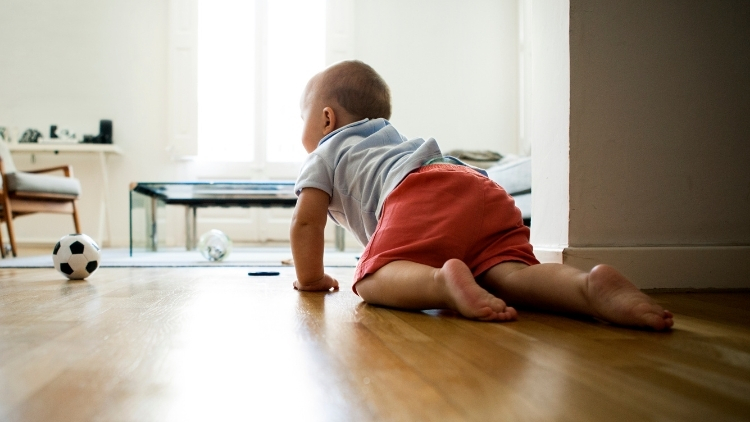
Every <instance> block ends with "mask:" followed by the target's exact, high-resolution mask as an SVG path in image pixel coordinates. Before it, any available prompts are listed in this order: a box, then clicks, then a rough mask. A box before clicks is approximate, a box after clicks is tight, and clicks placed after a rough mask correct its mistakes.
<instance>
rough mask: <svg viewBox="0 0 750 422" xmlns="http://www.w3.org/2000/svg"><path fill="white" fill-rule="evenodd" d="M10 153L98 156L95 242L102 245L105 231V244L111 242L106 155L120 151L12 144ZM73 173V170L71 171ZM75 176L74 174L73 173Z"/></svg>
mask: <svg viewBox="0 0 750 422" xmlns="http://www.w3.org/2000/svg"><path fill="white" fill-rule="evenodd" d="M8 148H9V149H10V151H11V152H19V153H31V154H38V153H52V154H58V153H66V154H68V153H72V154H84V153H85V154H96V155H98V156H99V167H100V169H99V170H100V172H101V178H102V183H101V195H100V197H99V228H98V233H97V235H96V237H95V240H96V241H97V242H98V243H99V244H100V245H103V240H104V239H105V238H104V232H105V231H106V239H107V242H111V241H112V230H111V225H112V220H111V218H110V214H109V175H108V173H107V155H108V154H118V155H119V154H122V150H121V149H120V147H118V146H117V145H113V144H82V143H79V144H61V143H60V144H58V143H44V142H42V143H14V144H8ZM73 170H74V171H75V169H73ZM74 174H75V173H74Z"/></svg>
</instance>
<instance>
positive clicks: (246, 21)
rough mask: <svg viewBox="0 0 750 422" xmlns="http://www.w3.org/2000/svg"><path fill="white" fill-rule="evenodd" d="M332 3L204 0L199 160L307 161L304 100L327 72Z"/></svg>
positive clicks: (314, 0) (201, 4)
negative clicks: (302, 114)
mask: <svg viewBox="0 0 750 422" xmlns="http://www.w3.org/2000/svg"><path fill="white" fill-rule="evenodd" d="M325 23H326V1H325V0H256V1H241V0H199V1H198V25H197V62H198V65H197V85H198V86H197V103H198V110H197V114H198V116H197V138H198V159H199V160H205V161H222V162H227V161H240V162H257V163H261V164H262V163H270V162H276V163H280V162H300V161H302V160H303V159H304V157H305V154H306V153H305V151H304V149H303V148H302V145H301V143H300V134H301V130H302V122H301V119H300V111H299V99H300V95H301V93H302V90H303V89H304V86H305V84H306V83H307V80H308V79H309V78H310V77H311V76H312V75H313V74H315V73H316V72H318V71H320V70H321V69H323V67H324V65H325V54H326V28H325Z"/></svg>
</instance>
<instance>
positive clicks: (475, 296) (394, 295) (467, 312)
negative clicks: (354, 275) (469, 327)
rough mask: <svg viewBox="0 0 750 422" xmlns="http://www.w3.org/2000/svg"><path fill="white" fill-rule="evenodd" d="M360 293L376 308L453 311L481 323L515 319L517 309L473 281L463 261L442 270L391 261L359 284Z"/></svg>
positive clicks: (408, 262) (446, 265)
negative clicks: (378, 306) (381, 306)
mask: <svg viewBox="0 0 750 422" xmlns="http://www.w3.org/2000/svg"><path fill="white" fill-rule="evenodd" d="M356 289H357V293H358V294H359V295H360V297H362V299H364V300H365V302H367V303H370V304H373V305H383V306H390V307H393V308H401V309H412V310H422V309H452V310H454V311H457V312H459V313H460V314H461V315H463V316H465V317H467V318H471V319H478V320H482V321H509V320H513V319H516V317H517V315H518V314H517V313H516V310H515V309H513V308H511V307H509V306H506V305H505V302H503V301H502V300H501V299H499V298H497V297H495V296H493V295H491V294H490V293H489V292H487V291H486V290H485V289H483V288H482V287H480V286H479V285H478V284H477V282H476V281H475V280H474V276H473V275H472V274H471V270H470V269H469V267H467V266H466V264H464V263H463V262H462V261H460V260H458V259H451V260H449V261H447V262H446V263H445V264H444V265H443V267H442V268H433V267H430V266H427V265H422V264H418V263H415V262H411V261H394V262H391V263H389V264H387V265H385V266H383V267H382V268H380V269H379V270H377V271H376V272H375V273H374V274H370V275H368V276H367V277H365V278H363V279H362V280H360V281H359V282H358V283H357V284H356Z"/></svg>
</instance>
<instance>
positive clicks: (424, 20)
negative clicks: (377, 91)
mask: <svg viewBox="0 0 750 422" xmlns="http://www.w3.org/2000/svg"><path fill="white" fill-rule="evenodd" d="M355 22H356V24H355V25H354V31H355V43H354V48H355V55H356V58H358V59H361V60H363V61H365V62H367V63H369V64H370V65H372V66H373V67H374V68H375V70H377V71H378V72H379V73H380V74H381V75H383V77H384V78H385V80H386V81H387V82H388V84H389V85H390V87H391V91H392V95H393V116H392V119H391V120H392V122H393V124H394V125H395V126H396V127H397V128H398V129H399V130H400V131H402V132H404V133H405V134H406V135H407V136H409V137H422V138H427V137H434V138H435V139H436V140H437V141H438V143H439V144H440V145H441V147H442V149H443V150H450V149H454V148H463V149H490V150H494V151H499V152H505V153H517V152H518V100H517V98H518V3H517V1H516V0H504V1H497V0H471V1H454V0H410V1H399V0H357V1H356V2H355Z"/></svg>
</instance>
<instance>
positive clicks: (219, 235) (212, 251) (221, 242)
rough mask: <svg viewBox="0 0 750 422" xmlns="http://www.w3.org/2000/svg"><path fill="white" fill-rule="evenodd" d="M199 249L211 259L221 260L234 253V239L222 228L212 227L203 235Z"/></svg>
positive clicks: (204, 255)
mask: <svg viewBox="0 0 750 422" xmlns="http://www.w3.org/2000/svg"><path fill="white" fill-rule="evenodd" d="M198 250H199V251H200V252H201V255H203V257H204V258H206V259H207V260H209V261H221V260H223V259H224V258H226V257H228V256H229V254H230V253H232V240H231V239H229V236H227V235H226V234H224V232H222V231H221V230H216V229H212V230H209V231H207V232H206V233H204V234H203V236H201V239H200V241H199V242H198Z"/></svg>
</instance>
